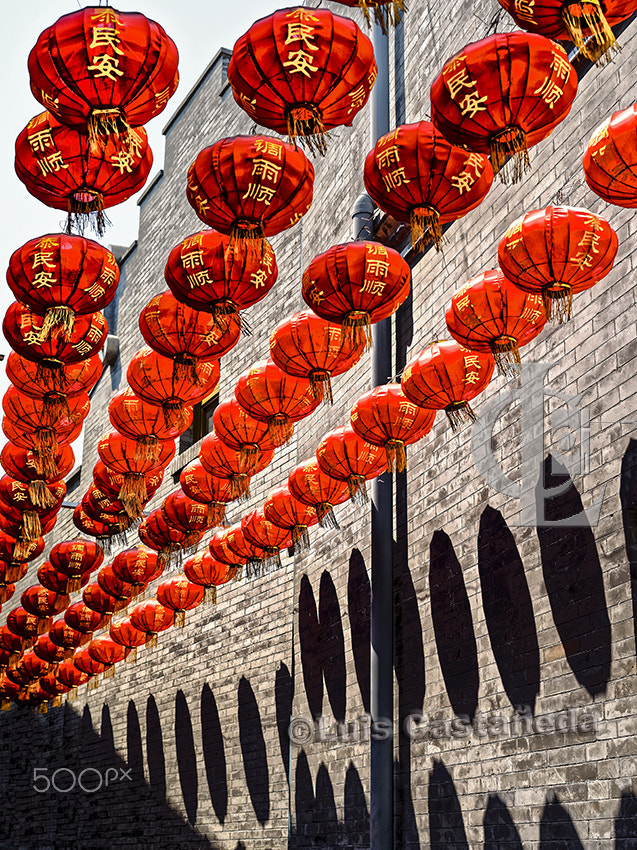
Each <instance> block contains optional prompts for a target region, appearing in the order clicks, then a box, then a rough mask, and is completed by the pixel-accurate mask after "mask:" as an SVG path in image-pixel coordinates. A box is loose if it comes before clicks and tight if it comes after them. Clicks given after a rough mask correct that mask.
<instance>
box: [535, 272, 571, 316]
mask: <svg viewBox="0 0 637 850" xmlns="http://www.w3.org/2000/svg"><path fill="white" fill-rule="evenodd" d="M542 303H543V304H544V312H545V313H546V318H547V319H549V320H551V319H555V320H556V321H557V323H558V324H560V325H561V324H562V322H568V320H569V319H570V318H571V313H572V310H573V290H572V288H571V287H570V286H569V284H568V283H559V282H558V281H555V282H554V283H549V284H547V285H546V286H544V287H542Z"/></svg>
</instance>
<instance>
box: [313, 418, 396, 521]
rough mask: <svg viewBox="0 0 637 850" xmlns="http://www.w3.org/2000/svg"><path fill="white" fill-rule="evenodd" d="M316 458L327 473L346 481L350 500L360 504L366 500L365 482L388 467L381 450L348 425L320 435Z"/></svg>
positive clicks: (331, 476) (338, 479)
mask: <svg viewBox="0 0 637 850" xmlns="http://www.w3.org/2000/svg"><path fill="white" fill-rule="evenodd" d="M316 459H317V460H318V465H319V467H320V468H321V469H322V470H323V472H324V473H325V474H326V475H329V476H330V478H336V479H337V481H344V482H345V483H346V484H347V488H348V490H349V496H350V499H352V500H353V501H354V502H355V503H356V504H359V505H362V504H365V502H366V501H367V491H366V488H365V481H367V480H369V479H371V478H376V477H377V476H378V475H380V474H381V473H382V472H384V471H385V470H386V469H387V458H386V456H385V452H384V451H383V449H382V448H381V447H380V446H373V445H372V444H371V443H367V442H365V440H363V439H362V437H359V436H358V434H357V433H356V432H355V431H353V430H352V429H351V428H350V427H349V426H346V427H345V428H336V429H335V430H334V431H331V432H330V433H329V434H327V436H325V437H323V439H322V440H321V442H320V443H319V445H318V448H317V450H316Z"/></svg>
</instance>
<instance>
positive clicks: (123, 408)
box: [108, 389, 192, 462]
mask: <svg viewBox="0 0 637 850" xmlns="http://www.w3.org/2000/svg"><path fill="white" fill-rule="evenodd" d="M184 415H185V419H184V421H183V422H180V423H179V424H178V425H175V426H173V427H170V428H169V427H168V426H167V425H166V422H165V417H164V412H163V410H162V409H161V407H156V406H155V405H154V404H148V402H145V401H142V400H141V399H140V398H137V396H136V395H135V393H134V392H133V391H132V390H129V389H126V390H121V391H120V392H118V393H117V394H116V395H114V396H113V398H112V399H111V401H110V403H109V405H108V416H109V419H110V420H111V425H112V426H113V427H114V428H116V429H117V430H118V431H119V432H120V434H123V435H124V436H125V437H128V438H129V439H130V440H135V442H136V443H137V452H138V454H139V456H140V457H141V459H143V460H146V459H147V460H151V461H152V460H154V461H155V462H157V459H158V458H159V455H160V452H161V444H162V442H165V441H166V440H173V439H175V438H176V437H178V436H179V435H180V434H183V432H184V431H186V430H187V429H188V428H189V427H190V425H191V424H192V409H191V408H186V409H185V410H184Z"/></svg>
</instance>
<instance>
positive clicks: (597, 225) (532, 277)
mask: <svg viewBox="0 0 637 850" xmlns="http://www.w3.org/2000/svg"><path fill="white" fill-rule="evenodd" d="M616 254H617V234H616V233H615V231H614V230H613V228H612V227H611V226H610V225H609V223H608V222H607V221H606V219H604V218H601V216H597V215H593V213H591V212H588V210H581V209H573V208H571V207H547V208H546V209H544V210H533V211H532V212H529V213H527V214H526V215H524V216H522V218H519V219H518V220H517V221H515V222H514V223H513V224H512V225H511V226H510V227H509V229H508V230H507V232H506V233H505V235H504V236H503V237H502V239H501V240H500V245H499V246H498V262H499V263H500V268H501V269H502V271H503V272H504V274H505V275H506V277H507V278H508V279H509V280H510V281H511V282H512V283H514V284H515V285H516V286H518V287H520V289H524V290H525V291H526V292H532V293H534V294H535V295H537V296H540V295H541V296H542V300H543V302H544V308H545V310H546V314H547V316H548V317H549V318H552V317H553V316H554V315H555V316H556V318H557V319H558V321H559V322H562V320H563V319H570V317H571V306H572V298H573V294H574V293H577V292H583V291H584V290H586V289H590V288H591V287H592V286H594V285H595V284H596V283H597V282H598V281H599V280H601V279H602V278H603V277H605V276H606V275H607V274H608V272H609V271H610V270H611V269H612V267H613V263H614V261H615V256H616Z"/></svg>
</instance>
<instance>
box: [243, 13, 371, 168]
mask: <svg viewBox="0 0 637 850" xmlns="http://www.w3.org/2000/svg"><path fill="white" fill-rule="evenodd" d="M376 74H377V69H376V62H375V61H374V50H373V48H372V43H371V41H370V40H369V39H368V38H367V36H366V35H363V33H362V32H361V31H360V29H359V28H358V27H357V26H356V24H355V23H354V21H352V20H350V19H349V18H342V17H340V16H338V15H333V14H332V13H331V12H330V11H329V10H328V9H317V8H313V9H302V8H298V9H281V10H280V11H277V12H275V13H274V14H273V15H269V16H268V17H267V18H262V19H261V20H259V21H257V22H256V23H255V24H253V25H252V26H251V27H250V29H249V30H248V31H247V33H245V35H242V36H241V38H239V39H238V41H237V42H236V44H235V46H234V49H233V51H232V58H231V59H230V64H229V65H228V80H229V82H230V85H231V86H232V93H233V94H234V99H235V100H236V101H237V103H238V104H239V106H240V107H241V108H242V109H244V110H245V111H246V112H247V113H248V115H249V116H250V117H251V118H252V119H253V120H254V121H256V122H257V124H260V125H261V126H262V127H267V128H268V129H269V130H274V131H275V132H277V133H282V134H285V133H287V134H288V135H289V137H290V139H292V140H293V139H295V138H296V137H301V138H302V139H303V141H304V143H305V144H307V146H308V148H309V149H310V150H312V151H318V152H319V153H325V151H326V150H327V146H326V139H325V134H326V132H327V131H328V130H330V129H332V128H334V127H339V126H343V125H344V126H346V127H350V126H351V124H352V121H353V119H354V117H355V115H356V114H357V113H358V112H359V111H360V110H361V109H362V108H363V106H364V105H365V104H366V103H367V99H368V97H369V93H370V91H371V89H372V86H373V85H374V81H375V80H376Z"/></svg>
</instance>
